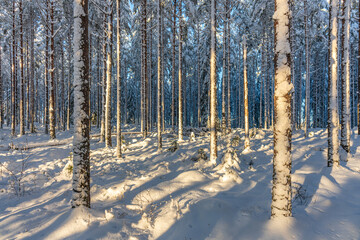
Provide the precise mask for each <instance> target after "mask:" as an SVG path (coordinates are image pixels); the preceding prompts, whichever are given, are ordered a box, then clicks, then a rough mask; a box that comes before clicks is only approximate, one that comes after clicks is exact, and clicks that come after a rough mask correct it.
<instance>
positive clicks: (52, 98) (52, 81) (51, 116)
mask: <svg viewBox="0 0 360 240" xmlns="http://www.w3.org/2000/svg"><path fill="white" fill-rule="evenodd" d="M48 10H49V11H50V24H49V26H50V70H49V72H50V100H49V104H50V105H49V120H50V126H49V127H50V138H51V139H55V138H56V135H55V127H56V122H55V105H56V104H55V59H54V54H55V36H54V3H53V1H50V6H48Z"/></svg>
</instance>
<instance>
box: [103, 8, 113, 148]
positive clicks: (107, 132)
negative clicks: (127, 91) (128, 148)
mask: <svg viewBox="0 0 360 240" xmlns="http://www.w3.org/2000/svg"><path fill="white" fill-rule="evenodd" d="M108 10H109V12H110V16H108V23H107V26H108V32H107V37H108V49H107V59H106V99H105V146H106V147H112V141H111V75H112V20H113V11H112V3H111V4H110V5H109V7H108Z"/></svg>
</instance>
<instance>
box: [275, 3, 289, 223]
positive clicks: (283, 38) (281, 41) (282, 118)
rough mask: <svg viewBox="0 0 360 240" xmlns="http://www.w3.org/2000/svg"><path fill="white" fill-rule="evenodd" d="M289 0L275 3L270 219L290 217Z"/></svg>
mask: <svg viewBox="0 0 360 240" xmlns="http://www.w3.org/2000/svg"><path fill="white" fill-rule="evenodd" d="M290 15H291V12H290V9H289V4H288V0H275V13H274V27H275V48H274V49H275V58H274V64H275V92H274V94H275V96H274V114H275V116H274V159H273V164H274V171H273V187H272V204H271V217H272V218H276V217H281V216H284V217H290V216H291V91H292V89H293V85H292V83H291V51H290V41H289V40H290V38H289V35H290V34H289V30H290V29H289V21H290Z"/></svg>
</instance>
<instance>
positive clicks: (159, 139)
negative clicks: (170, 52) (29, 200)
mask: <svg viewBox="0 0 360 240" xmlns="http://www.w3.org/2000/svg"><path fill="white" fill-rule="evenodd" d="M157 11H158V16H157V17H158V21H157V25H158V48H157V140H158V150H159V151H160V150H161V149H162V136H161V124H162V114H161V82H162V81H161V77H162V74H161V72H162V71H161V67H162V64H161V62H162V61H161V58H162V53H161V44H162V41H161V39H162V38H161V33H162V31H161V0H158V2H157Z"/></svg>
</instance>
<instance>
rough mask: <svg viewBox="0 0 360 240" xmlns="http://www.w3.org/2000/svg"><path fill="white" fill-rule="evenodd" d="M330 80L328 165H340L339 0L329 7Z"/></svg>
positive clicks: (334, 0) (331, 0)
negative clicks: (338, 84)
mask: <svg viewBox="0 0 360 240" xmlns="http://www.w3.org/2000/svg"><path fill="white" fill-rule="evenodd" d="M329 13H330V14H329V82H328V167H331V166H332V165H339V158H340V157H339V123H338V121H339V117H338V110H337V109H338V97H337V95H338V89H337V78H338V33H337V32H338V24H337V14H338V1H337V0H330V9H329Z"/></svg>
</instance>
